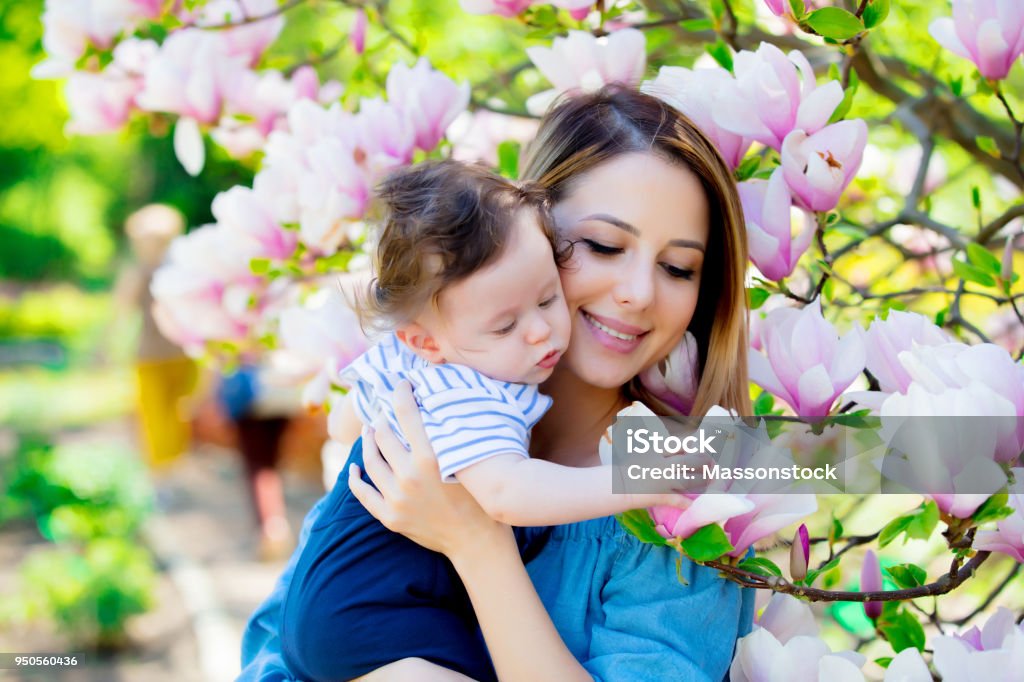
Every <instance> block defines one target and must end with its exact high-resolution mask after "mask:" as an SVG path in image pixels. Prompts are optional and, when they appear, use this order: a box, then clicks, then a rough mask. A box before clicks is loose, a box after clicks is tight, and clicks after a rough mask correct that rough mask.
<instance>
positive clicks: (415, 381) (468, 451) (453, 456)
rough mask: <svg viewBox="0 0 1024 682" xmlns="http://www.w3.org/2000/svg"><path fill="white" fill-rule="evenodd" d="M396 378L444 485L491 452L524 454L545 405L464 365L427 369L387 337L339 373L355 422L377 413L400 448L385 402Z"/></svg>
mask: <svg viewBox="0 0 1024 682" xmlns="http://www.w3.org/2000/svg"><path fill="white" fill-rule="evenodd" d="M402 379H405V380H407V381H408V382H409V383H410V384H412V387H413V395H415V396H416V402H417V403H418V404H419V406H420V412H421V413H422V415H423V427H424V429H425V430H426V432H427V436H429V438H430V443H431V445H432V446H433V447H434V452H435V453H436V454H437V460H438V465H439V466H440V469H441V476H442V477H443V478H444V480H445V481H455V474H456V473H457V472H459V471H461V470H462V469H465V468H466V467H468V466H470V465H471V464H476V463H477V462H479V461H482V460H484V459H486V458H488V457H493V456H494V455H503V454H512V453H514V454H518V455H522V456H523V457H529V451H528V449H527V447H528V445H529V442H530V429H532V428H533V425H534V424H536V423H537V421H538V420H539V419H540V418H541V417H542V416H543V415H544V413H545V412H547V411H548V408H549V407H551V398H549V397H547V396H546V395H542V394H541V393H540V391H538V390H537V386H535V385H530V384H512V383H508V382H505V381H495V380H494V379H491V378H489V377H486V376H484V375H483V374H481V373H480V372H478V371H476V370H475V369H470V368H469V367H466V366H465V365H456V364H443V365H435V364H433V363H430V362H427V361H426V360H424V359H423V358H420V357H419V356H418V355H416V354H415V353H413V352H412V351H411V350H409V348H408V347H407V346H406V345H405V344H404V343H402V342H401V341H399V340H398V337H396V336H395V335H394V334H389V335H388V336H386V337H385V338H384V339H382V340H381V342H380V343H378V344H377V345H376V346H374V347H373V348H371V349H370V350H368V351H367V352H365V353H363V354H362V355H360V356H359V357H358V358H356V359H355V360H354V361H353V362H352V364H350V365H349V366H348V367H346V368H345V369H344V370H342V372H341V380H342V382H343V383H344V384H345V385H346V386H348V387H349V392H350V395H351V397H352V402H353V405H354V406H355V410H356V414H358V415H359V418H360V419H361V420H362V421H363V423H364V424H372V423H373V420H374V419H375V418H376V417H377V415H378V414H380V413H381V412H383V413H384V416H385V417H387V420H388V423H389V424H391V428H392V429H394V431H395V433H396V434H397V435H398V437H399V438H400V439H401V441H402V443H403V444H404V445H405V446H406V447H408V446H409V442H408V440H406V438H405V434H403V433H402V430H401V428H400V427H399V425H398V419H397V418H396V417H395V409H394V405H393V403H392V396H393V393H394V386H395V383H396V382H398V381H401V380H402Z"/></svg>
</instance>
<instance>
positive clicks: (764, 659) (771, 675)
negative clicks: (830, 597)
mask: <svg viewBox="0 0 1024 682" xmlns="http://www.w3.org/2000/svg"><path fill="white" fill-rule="evenodd" d="M817 634H818V625H817V623H816V622H815V621H814V615H813V614H812V613H811V608H810V607H809V606H808V605H807V604H805V603H803V602H801V601H800V600H798V599H796V598H795V597H791V596H788V595H782V594H775V595H773V596H772V599H771V601H770V602H769V603H768V606H766V607H765V610H764V613H763V614H762V615H761V618H760V619H759V621H758V624H757V625H756V626H755V627H754V631H753V632H751V633H750V634H749V635H747V636H746V637H743V638H741V639H740V640H739V641H738V642H737V643H736V655H735V657H734V658H733V661H732V665H731V666H730V668H729V679H730V680H732V682H789V681H790V680H799V681H800V682H815V681H817V682H863V680H864V675H863V673H861V671H860V668H861V666H863V665H864V661H865V659H864V657H863V656H861V655H860V654H858V653H856V652H853V651H839V652H833V651H832V650H831V649H830V648H829V646H828V645H827V644H826V643H825V642H824V641H822V640H821V639H819V638H818V637H817Z"/></svg>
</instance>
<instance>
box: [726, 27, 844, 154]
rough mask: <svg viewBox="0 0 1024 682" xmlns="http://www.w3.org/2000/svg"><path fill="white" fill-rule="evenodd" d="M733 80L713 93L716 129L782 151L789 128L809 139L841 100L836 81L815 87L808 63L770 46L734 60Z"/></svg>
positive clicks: (763, 45) (742, 53) (794, 53)
mask: <svg viewBox="0 0 1024 682" xmlns="http://www.w3.org/2000/svg"><path fill="white" fill-rule="evenodd" d="M733 72H734V73H735V74H736V78H735V80H732V81H729V82H723V87H721V88H719V89H717V90H716V92H715V106H714V109H713V110H714V118H715V121H716V122H717V123H718V125H719V126H721V127H722V128H725V129H726V130H731V131H732V132H733V133H735V134H737V135H741V136H743V137H745V138H749V139H752V140H757V141H758V142H760V143H761V144H764V145H767V146H769V147H772V148H773V149H777V150H778V149H781V146H782V143H783V140H784V139H785V138H786V136H787V135H789V134H790V133H791V132H792V131H794V130H802V131H803V132H804V133H805V134H808V135H813V134H814V133H816V132H818V131H819V130H822V129H823V128H824V127H825V125H826V124H827V123H828V120H829V117H831V116H832V112H833V111H835V109H836V107H837V106H839V103H840V102H841V101H842V100H843V88H842V86H841V85H840V84H839V82H838V81H829V82H828V83H826V84H825V85H823V86H821V87H818V85H817V82H816V81H815V79H814V70H813V69H812V68H811V64H810V62H808V61H807V58H806V57H805V56H804V55H803V53H802V52H800V51H798V50H793V51H792V52H790V53H789V56H788V58H787V56H786V55H785V54H783V52H782V50H780V49H779V48H777V47H775V46H774V45H772V44H770V43H761V45H760V46H759V47H758V48H757V51H756V52H750V51H749V50H742V51H740V52H738V53H737V54H736V56H735V57H734V58H733Z"/></svg>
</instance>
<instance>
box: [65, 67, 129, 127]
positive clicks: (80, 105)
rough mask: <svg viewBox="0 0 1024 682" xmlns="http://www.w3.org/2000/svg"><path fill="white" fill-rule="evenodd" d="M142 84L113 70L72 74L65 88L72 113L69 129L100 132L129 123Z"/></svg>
mask: <svg viewBox="0 0 1024 682" xmlns="http://www.w3.org/2000/svg"><path fill="white" fill-rule="evenodd" d="M141 87H142V86H141V83H140V82H139V81H138V79H136V78H133V77H131V76H128V75H123V74H117V73H116V72H115V71H114V70H113V69H107V70H106V71H104V72H103V73H89V72H88V71H81V72H76V73H73V74H71V75H70V76H69V77H68V81H67V85H66V86H65V90H64V94H65V96H66V97H67V100H68V110H69V112H70V113H71V120H70V121H68V125H67V132H69V133H77V134H80V135H97V134H101V133H109V132H113V131H115V130H119V129H120V128H121V126H123V125H124V124H125V123H127V122H128V119H129V117H130V116H131V112H132V110H133V108H134V104H135V95H136V94H138V92H139V89H140V88H141Z"/></svg>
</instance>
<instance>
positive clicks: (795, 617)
mask: <svg viewBox="0 0 1024 682" xmlns="http://www.w3.org/2000/svg"><path fill="white" fill-rule="evenodd" d="M755 623H756V624H757V625H758V626H760V627H762V628H764V629H765V630H767V631H768V632H770V633H772V635H774V636H775V639H777V640H779V643H780V644H785V643H786V642H788V641H789V640H791V639H793V638H794V637H816V636H817V635H818V632H819V631H820V628H819V627H818V621H816V620H815V619H814V613H813V612H812V611H811V607H810V606H808V605H807V602H804V601H800V600H799V599H797V598H796V597H793V596H790V595H788V594H782V593H781V592H775V593H773V594H772V597H771V599H769V600H768V605H767V606H765V607H764V611H762V612H761V615H760V616H758V617H757V619H756V621H755Z"/></svg>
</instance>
